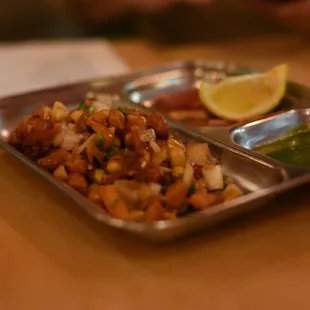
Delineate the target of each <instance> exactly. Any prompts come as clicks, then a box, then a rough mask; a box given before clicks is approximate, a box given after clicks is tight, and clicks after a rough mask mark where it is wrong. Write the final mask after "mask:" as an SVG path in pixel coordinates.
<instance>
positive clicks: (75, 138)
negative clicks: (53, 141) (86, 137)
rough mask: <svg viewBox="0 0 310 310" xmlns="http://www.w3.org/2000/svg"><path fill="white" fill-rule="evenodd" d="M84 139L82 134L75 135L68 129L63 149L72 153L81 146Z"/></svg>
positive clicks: (62, 145)
mask: <svg viewBox="0 0 310 310" xmlns="http://www.w3.org/2000/svg"><path fill="white" fill-rule="evenodd" d="M82 139H83V136H82V135H80V134H77V133H75V132H74V131H72V130H69V129H68V128H67V131H66V134H65V136H64V139H63V141H62V144H61V147H62V148H63V149H65V150H68V151H71V150H73V149H74V147H76V146H77V145H79V143H80V141H81V140H82Z"/></svg>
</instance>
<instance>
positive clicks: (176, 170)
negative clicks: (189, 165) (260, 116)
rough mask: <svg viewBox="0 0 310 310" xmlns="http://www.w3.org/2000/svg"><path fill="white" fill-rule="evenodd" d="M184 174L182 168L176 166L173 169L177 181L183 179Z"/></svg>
mask: <svg viewBox="0 0 310 310" xmlns="http://www.w3.org/2000/svg"><path fill="white" fill-rule="evenodd" d="M183 174H184V167H181V166H175V167H173V168H172V176H173V177H174V178H175V179H178V178H181V177H182V176H183Z"/></svg>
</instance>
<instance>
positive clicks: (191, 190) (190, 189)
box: [188, 183, 196, 196]
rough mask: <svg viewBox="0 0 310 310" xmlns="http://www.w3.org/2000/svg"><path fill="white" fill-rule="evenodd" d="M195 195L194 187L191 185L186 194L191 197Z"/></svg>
mask: <svg viewBox="0 0 310 310" xmlns="http://www.w3.org/2000/svg"><path fill="white" fill-rule="evenodd" d="M195 193H196V185H195V184H194V183H193V184H192V185H191V187H190V188H189V189H188V194H189V195H190V196H191V195H193V194H195Z"/></svg>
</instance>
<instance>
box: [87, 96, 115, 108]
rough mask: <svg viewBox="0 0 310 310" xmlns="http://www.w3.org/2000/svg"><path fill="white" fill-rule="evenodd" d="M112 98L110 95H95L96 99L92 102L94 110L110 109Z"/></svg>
mask: <svg viewBox="0 0 310 310" xmlns="http://www.w3.org/2000/svg"><path fill="white" fill-rule="evenodd" d="M112 103H113V98H112V97H111V96H110V95H107V96H100V97H98V96H97V97H96V100H94V101H93V102H92V104H93V106H94V107H95V111H101V110H111V108H112Z"/></svg>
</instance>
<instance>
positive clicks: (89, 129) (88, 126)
mask: <svg viewBox="0 0 310 310" xmlns="http://www.w3.org/2000/svg"><path fill="white" fill-rule="evenodd" d="M86 129H87V131H88V132H89V133H94V132H95V131H94V129H93V127H92V126H90V125H86Z"/></svg>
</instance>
